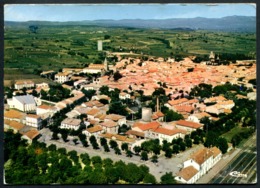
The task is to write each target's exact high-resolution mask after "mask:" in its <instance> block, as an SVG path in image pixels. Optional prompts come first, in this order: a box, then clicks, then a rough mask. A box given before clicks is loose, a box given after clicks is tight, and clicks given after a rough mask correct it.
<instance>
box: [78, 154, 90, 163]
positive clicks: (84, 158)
mask: <svg viewBox="0 0 260 188" xmlns="http://www.w3.org/2000/svg"><path fill="white" fill-rule="evenodd" d="M80 158H81V161H82V162H83V163H84V164H85V165H89V164H90V158H89V155H88V154H87V153H82V154H80Z"/></svg>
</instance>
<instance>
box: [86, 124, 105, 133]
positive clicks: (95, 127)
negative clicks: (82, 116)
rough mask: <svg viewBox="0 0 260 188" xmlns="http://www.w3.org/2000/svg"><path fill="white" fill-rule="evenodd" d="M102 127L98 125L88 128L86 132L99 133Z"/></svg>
mask: <svg viewBox="0 0 260 188" xmlns="http://www.w3.org/2000/svg"><path fill="white" fill-rule="evenodd" d="M102 130H103V129H102V127H101V126H100V125H95V126H94V127H91V128H88V129H87V131H88V132H90V133H95V132H99V131H102Z"/></svg>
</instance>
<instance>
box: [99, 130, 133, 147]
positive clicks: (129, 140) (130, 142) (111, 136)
mask: <svg viewBox="0 0 260 188" xmlns="http://www.w3.org/2000/svg"><path fill="white" fill-rule="evenodd" d="M99 137H103V138H106V139H108V143H109V141H110V140H115V141H116V142H117V144H118V147H119V148H120V147H121V145H122V144H123V143H127V144H128V147H129V149H130V148H131V146H132V145H133V144H134V143H135V139H134V138H128V137H127V136H122V135H118V134H113V133H104V134H100V135H99Z"/></svg>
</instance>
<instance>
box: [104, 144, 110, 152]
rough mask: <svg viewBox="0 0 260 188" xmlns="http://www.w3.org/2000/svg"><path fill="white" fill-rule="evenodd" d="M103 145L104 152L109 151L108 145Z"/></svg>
mask: <svg viewBox="0 0 260 188" xmlns="http://www.w3.org/2000/svg"><path fill="white" fill-rule="evenodd" d="M103 147H104V151H105V152H109V151H110V149H109V147H108V145H107V144H105V145H104V146H103Z"/></svg>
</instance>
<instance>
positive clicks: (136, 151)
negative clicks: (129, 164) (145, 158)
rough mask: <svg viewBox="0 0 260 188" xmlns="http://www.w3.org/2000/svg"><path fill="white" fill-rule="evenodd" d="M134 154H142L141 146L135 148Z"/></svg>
mask: <svg viewBox="0 0 260 188" xmlns="http://www.w3.org/2000/svg"><path fill="white" fill-rule="evenodd" d="M133 149H134V152H135V153H136V154H137V155H138V154H139V153H140V152H141V147H140V146H135V147H134V148H133Z"/></svg>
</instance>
